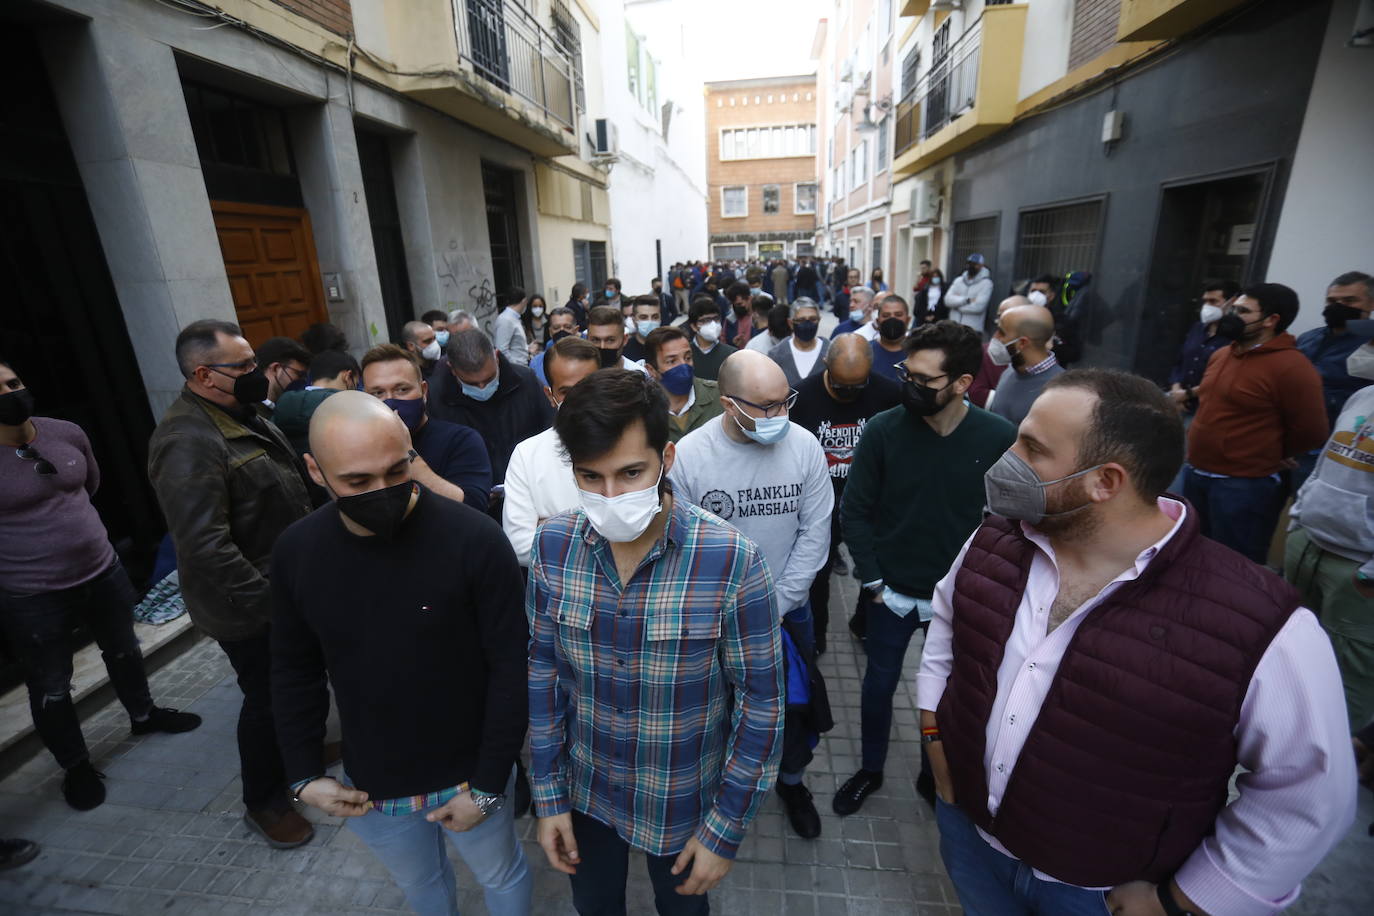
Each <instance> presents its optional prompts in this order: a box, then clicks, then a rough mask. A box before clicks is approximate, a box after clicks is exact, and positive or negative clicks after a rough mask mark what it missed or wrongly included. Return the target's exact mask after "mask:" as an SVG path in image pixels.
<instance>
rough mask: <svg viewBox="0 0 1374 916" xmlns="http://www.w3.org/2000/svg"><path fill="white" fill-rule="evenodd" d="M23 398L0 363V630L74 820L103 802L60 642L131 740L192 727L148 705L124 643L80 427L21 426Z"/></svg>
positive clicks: (128, 598)
mask: <svg viewBox="0 0 1374 916" xmlns="http://www.w3.org/2000/svg"><path fill="white" fill-rule="evenodd" d="M33 407H34V401H33V394H32V393H31V392H30V391H29V389H27V388H25V387H24V383H23V382H22V381H20V379H19V376H18V375H16V374H15V372H14V370H13V369H11V368H10V366H9V364H8V363H5V362H0V445H3V446H4V448H3V449H2V450H0V518H3V519H4V520H5V523H4V524H3V525H0V626H3V628H4V631H5V635H6V637H8V639H9V642H10V645H11V646H13V648H14V651H15V653H16V654H17V655H18V657H19V662H20V664H21V665H22V666H23V668H24V678H25V681H26V682H27V683H28V688H29V708H30V709H31V710H32V712H33V726H34V729H35V730H36V731H37V732H38V735H39V737H40V738H42V739H43V744H44V745H45V746H46V747H47V748H48V750H49V751H51V752H52V755H53V756H54V757H56V758H57V762H58V764H59V765H61V767H62V768H63V769H64V770H66V771H67V775H66V776H65V777H64V778H63V780H62V795H63V796H64V797H65V798H66V799H67V803H68V804H70V805H71V806H72V807H73V808H76V809H77V810H78V811H86V810H89V809H91V808H94V807H95V806H97V805H99V804H100V803H101V802H103V801H104V800H105V787H104V786H103V785H102V784H101V782H100V780H101V778H102V777H103V774H102V773H99V772H98V771H97V770H96V769H95V767H93V766H92V765H91V759H90V753H89V752H88V751H87V750H86V740H85V738H84V737H83V736H82V734H81V723H80V722H79V721H78V720H77V718H76V708H75V706H74V705H73V703H72V696H71V686H72V649H71V644H70V641H69V639H68V631H69V630H70V629H71V628H72V626H73V625H74V624H75V623H76V622H77V621H78V620H79V621H80V622H82V623H84V624H85V625H86V627H87V629H88V630H89V631H90V633H91V635H92V636H94V637H95V641H96V644H97V645H99V646H100V651H101V654H102V656H103V657H104V659H105V668H106V670H107V671H109V673H110V683H112V684H113V685H114V689H115V693H116V694H117V695H118V696H119V700H120V702H121V703H123V704H124V708H125V709H126V710H128V712H129V718H130V719H131V720H132V722H133V732H134V734H135V735H145V734H148V733H149V732H187V731H190V730H191V729H193V728H195V727H196V726H198V725H200V716H197V715H194V714H192V713H189V712H178V711H177V710H175V709H165V708H161V707H158V706H154V705H153V699H152V697H151V696H150V695H149V693H148V678H147V676H146V675H145V674H144V671H143V654H142V653H141V652H140V651H139V648H138V639H137V637H135V636H134V620H133V613H132V611H133V606H134V602H135V601H136V600H137V595H136V594H135V592H134V588H133V585H131V584H130V582H129V577H128V575H127V574H125V572H124V567H123V566H122V565H120V562H119V558H118V557H117V556H115V552H114V548H113V547H111V546H110V539H109V537H108V536H107V535H106V533H105V526H104V524H102V523H101V521H100V516H99V515H97V514H96V511H95V506H93V505H91V495H92V494H93V493H95V491H96V488H97V487H98V486H99V485H100V469H99V468H98V467H96V463H95V456H94V455H93V454H92V453H91V443H90V441H89V440H88V439H87V438H86V434H85V433H83V432H82V431H81V427H79V426H77V425H76V424H75V423H68V422H67V421H65V420H56V419H53V418H51V417H35V416H33Z"/></svg>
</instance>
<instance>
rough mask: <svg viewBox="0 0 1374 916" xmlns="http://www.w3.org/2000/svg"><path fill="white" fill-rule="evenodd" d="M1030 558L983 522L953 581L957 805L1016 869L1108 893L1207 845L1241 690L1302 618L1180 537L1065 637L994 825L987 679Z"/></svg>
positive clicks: (1209, 544) (1012, 529)
mask: <svg viewBox="0 0 1374 916" xmlns="http://www.w3.org/2000/svg"><path fill="white" fill-rule="evenodd" d="M1035 549H1036V548H1035V546H1034V545H1033V544H1032V543H1031V542H1030V541H1029V540H1028V539H1027V538H1026V536H1025V534H1024V533H1023V532H1022V531H1021V527H1020V524H1019V523H1017V522H1011V521H1008V520H1006V519H1004V518H999V517H996V516H993V517H991V518H989V519H988V520H987V521H986V522H985V523H984V524H983V526H982V527H981V528H979V529H978V531H977V532H976V533H975V535H974V537H973V542H972V544H971V545H970V546H969V550H968V553H967V555H966V556H965V558H964V563H963V565H962V566H961V567H960V569H959V572H958V573H957V575H956V576H955V580H954V599H953V605H954V615H953V630H954V644H953V655H954V657H953V666H952V669H951V671H950V676H949V681H948V683H947V686H946V688H945V693H944V696H943V698H942V699H941V700H940V705H939V709H938V710H937V711H936V715H937V718H938V720H939V723H940V730H941V734H942V736H943V738H944V749H945V755H946V757H947V758H948V760H949V766H950V771H951V774H952V778H953V782H954V792H955V798H956V800H957V802H958V804H959V806H960V807H961V808H962V809H963V810H964V811H965V812H967V814H968V815H969V817H970V818H972V819H973V821H974V822H975V823H977V824H978V826H980V827H982V828H983V829H984V830H986V831H987V832H988V833H990V834H991V835H992V836H995V837H996V838H997V839H998V840H999V841H1000V842H1001V843H1002V845H1003V846H1005V847H1006V848H1007V849H1008V850H1010V851H1011V853H1012V854H1013V855H1015V856H1016V857H1017V858H1019V859H1021V860H1022V861H1023V862H1025V863H1027V864H1028V865H1031V866H1032V867H1034V868H1037V869H1039V870H1040V871H1042V872H1044V873H1046V874H1048V875H1052V876H1053V877H1055V878H1057V879H1059V880H1060V881H1065V882H1068V883H1070V884H1077V885H1080V886H1083V887H1113V886H1115V885H1118V884H1122V883H1124V882H1127V881H1133V880H1137V879H1145V880H1148V881H1154V882H1158V881H1160V880H1162V879H1163V878H1165V877H1167V876H1169V875H1171V874H1172V873H1173V872H1174V871H1175V870H1176V869H1177V868H1178V867H1179V866H1180V865H1182V864H1183V861H1184V860H1185V859H1186V858H1187V857H1188V856H1189V855H1190V854H1191V853H1192V852H1193V850H1195V849H1196V848H1197V846H1198V844H1199V843H1201V842H1202V840H1203V839H1204V838H1205V837H1206V836H1207V835H1208V834H1210V833H1211V832H1212V825H1213V822H1214V821H1215V820H1216V816H1217V813H1218V812H1219V811H1220V810H1221V808H1222V807H1223V806H1224V805H1225V804H1226V797H1227V783H1228V781H1229V779H1230V777H1231V774H1232V772H1233V770H1234V769H1235V766H1236V741H1235V737H1234V734H1233V732H1234V730H1235V727H1236V723H1237V722H1238V720H1239V718H1240V708H1241V704H1242V702H1243V701H1244V700H1245V694H1246V690H1247V689H1248V687H1249V684H1250V678H1251V675H1252V674H1253V672H1254V670H1255V666H1256V665H1257V664H1258V663H1259V660H1260V657H1261V656H1262V655H1263V654H1264V652H1265V650H1266V649H1267V648H1268V647H1269V643H1270V642H1271V641H1272V640H1273V638H1274V636H1275V634H1277V633H1278V631H1279V629H1280V628H1282V626H1283V625H1284V623H1285V622H1287V620H1288V618H1289V616H1291V615H1292V613H1293V611H1294V610H1295V609H1296V608H1297V607H1298V606H1299V599H1298V595H1297V593H1296V592H1295V591H1294V590H1293V589H1292V588H1290V587H1289V586H1288V585H1287V583H1285V582H1284V581H1283V580H1282V579H1279V578H1278V577H1277V576H1274V575H1273V574H1271V573H1270V572H1268V571H1267V570H1265V569H1262V568H1261V567H1259V566H1257V565H1255V564H1254V563H1251V562H1250V561H1248V560H1246V559H1245V558H1244V557H1242V556H1241V555H1240V554H1238V553H1235V552H1233V551H1231V550H1230V549H1228V548H1226V547H1223V546H1222V545H1220V544H1218V543H1217V542H1215V541H1212V540H1209V539H1207V538H1204V537H1202V536H1201V535H1200V534H1199V531H1198V522H1197V513H1196V511H1195V510H1193V509H1192V508H1191V507H1190V508H1189V510H1188V513H1187V516H1186V518H1185V521H1184V524H1183V526H1182V528H1181V529H1180V530H1179V531H1178V533H1177V534H1175V535H1174V537H1173V538H1172V539H1170V541H1169V543H1168V544H1166V545H1165V547H1164V549H1163V550H1162V551H1161V552H1160V553H1159V554H1158V555H1157V556H1156V557H1155V558H1154V560H1152V561H1151V563H1150V565H1149V566H1148V567H1146V569H1145V573H1144V575H1142V576H1140V577H1139V578H1138V579H1136V580H1134V581H1132V582H1126V583H1123V584H1122V585H1120V586H1119V587H1118V588H1117V590H1116V591H1115V592H1113V593H1112V595H1111V597H1109V598H1108V599H1107V600H1106V601H1104V602H1103V603H1102V604H1101V605H1099V606H1098V607H1097V608H1095V609H1094V610H1093V611H1091V612H1090V613H1089V614H1088V616H1087V617H1086V619H1084V620H1083V622H1082V623H1081V624H1080V625H1079V627H1078V630H1077V631H1076V632H1075V633H1074V635H1073V639H1072V640H1071V641H1070V643H1069V645H1068V648H1067V649H1066V651H1065V653H1064V659H1063V662H1062V663H1061V664H1060V666H1059V671H1058V673H1057V675H1056V676H1055V679H1054V682H1053V683H1052V684H1051V685H1050V689H1049V693H1048V694H1047V696H1046V697H1045V703H1044V706H1043V707H1042V708H1041V711H1040V715H1039V716H1038V717H1037V718H1036V720H1035V724H1034V725H1033V726H1032V728H1031V732H1030V735H1029V737H1028V738H1027V740H1026V743H1025V747H1024V749H1023V750H1022V751H1021V755H1020V757H1019V758H1017V760H1016V765H1015V769H1014V771H1013V772H1012V776H1011V779H1010V781H1009V782H1008V784H1007V787H1006V792H1005V793H1004V794H1003V797H1002V804H1001V807H1000V808H999V809H998V811H997V815H996V816H995V817H994V816H993V815H991V814H990V813H989V812H988V809H987V800H988V791H987V786H988V781H987V772H986V771H985V770H984V768H983V754H984V749H985V747H986V743H987V741H986V731H985V730H986V726H987V721H988V717H989V716H990V715H991V712H992V705H993V701H994V699H995V697H996V694H997V669H998V667H999V666H1000V665H1001V663H1002V655H1003V652H1004V649H1005V646H1006V643H1007V640H1008V639H1009V638H1010V637H1011V632H1012V626H1013V624H1014V622H1015V619H1016V611H1017V607H1018V606H1019V605H1020V603H1021V595H1022V593H1023V592H1024V591H1025V585H1026V579H1027V577H1028V575H1029V573H1030V566H1031V558H1032V556H1033V554H1034V551H1035Z"/></svg>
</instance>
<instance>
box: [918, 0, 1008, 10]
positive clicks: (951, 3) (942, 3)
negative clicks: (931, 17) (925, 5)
mask: <svg viewBox="0 0 1374 916" xmlns="http://www.w3.org/2000/svg"><path fill="white" fill-rule="evenodd" d="M993 5H994V6H995V5H996V4H993ZM963 8H964V2H963V0H934V2H933V3H931V4H930V9H931V11H932V12H939V11H942V10H961V9H963Z"/></svg>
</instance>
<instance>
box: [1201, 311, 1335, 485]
mask: <svg viewBox="0 0 1374 916" xmlns="http://www.w3.org/2000/svg"><path fill="white" fill-rule="evenodd" d="M1329 432H1330V430H1328V429H1327V422H1326V402H1325V401H1324V400H1323V399H1322V380H1321V376H1320V375H1318V374H1317V370H1316V369H1315V368H1313V366H1312V363H1311V362H1309V361H1308V359H1307V357H1306V356H1304V355H1303V354H1302V351H1301V350H1299V349H1297V347H1296V346H1295V341H1294V340H1293V335H1292V334H1280V335H1279V336H1277V337H1275V338H1274V339H1273V340H1271V341H1269V342H1268V343H1265V344H1262V345H1260V346H1258V347H1254V348H1253V349H1250V350H1239V349H1237V347H1236V346H1235V345H1232V346H1229V347H1222V348H1221V349H1219V350H1217V351H1216V352H1215V353H1213V354H1212V358H1211V359H1210V360H1208V362H1207V372H1206V374H1205V375H1203V377H1202V385H1201V386H1200V388H1199V389H1198V410H1197V416H1196V418H1194V420H1193V425H1192V426H1191V427H1189V429H1188V463H1189V464H1191V465H1192V466H1193V467H1195V468H1199V469H1201V470H1204V471H1212V472H1213V473H1216V474H1228V475H1230V476H1232V477H1267V476H1269V475H1270V474H1273V473H1275V472H1277V471H1278V470H1279V469H1280V466H1281V465H1282V463H1283V460H1284V459H1285V458H1293V457H1296V456H1298V455H1301V454H1302V453H1304V452H1309V451H1311V450H1312V449H1314V448H1320V447H1321V446H1322V444H1323V443H1324V442H1326V437H1327V434H1328V433H1329Z"/></svg>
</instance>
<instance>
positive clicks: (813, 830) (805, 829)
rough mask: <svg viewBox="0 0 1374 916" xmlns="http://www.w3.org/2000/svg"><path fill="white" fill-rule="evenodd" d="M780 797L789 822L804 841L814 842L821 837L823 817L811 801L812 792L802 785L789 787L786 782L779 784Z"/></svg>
mask: <svg viewBox="0 0 1374 916" xmlns="http://www.w3.org/2000/svg"><path fill="white" fill-rule="evenodd" d="M778 795H780V796H781V797H782V803H783V806H784V807H786V808H787V820H788V821H789V822H790V823H791V824H792V830H793V831H795V832H796V834H797V836H799V837H801V838H802V839H803V840H814V839H815V838H816V837H818V836H820V835H821V815H820V813H819V812H818V811H817V810H816V803H815V802H813V801H812V800H811V791H810V790H809V789H807V788H806V786H804V785H802V784H801V783H797V784H796V785H788V784H787V783H785V782H780V783H778Z"/></svg>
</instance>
